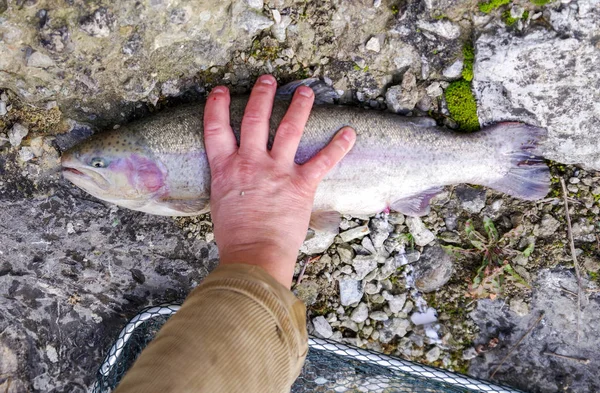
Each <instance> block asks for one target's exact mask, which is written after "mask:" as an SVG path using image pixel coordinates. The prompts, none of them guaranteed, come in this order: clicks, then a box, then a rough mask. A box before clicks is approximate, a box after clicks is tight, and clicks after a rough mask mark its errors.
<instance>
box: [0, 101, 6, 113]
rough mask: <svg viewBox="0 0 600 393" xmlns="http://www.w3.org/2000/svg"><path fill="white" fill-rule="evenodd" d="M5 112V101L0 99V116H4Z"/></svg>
mask: <svg viewBox="0 0 600 393" xmlns="http://www.w3.org/2000/svg"><path fill="white" fill-rule="evenodd" d="M7 113H8V110H7V109H6V102H4V101H0V116H4V115H6V114H7Z"/></svg>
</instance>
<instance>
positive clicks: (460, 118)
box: [444, 80, 479, 132]
mask: <svg viewBox="0 0 600 393" xmlns="http://www.w3.org/2000/svg"><path fill="white" fill-rule="evenodd" d="M444 94H445V97H446V102H447V104H448V111H449V112H450V116H451V117H452V119H454V121H456V123H457V124H458V127H459V129H461V130H462V131H467V132H472V131H477V130H479V118H478V117H477V102H476V101H475V96H474V95H473V92H472V91H471V84H470V83H469V82H468V81H466V80H459V81H455V82H452V83H450V85H449V86H448V88H447V89H446V91H445V92H444Z"/></svg>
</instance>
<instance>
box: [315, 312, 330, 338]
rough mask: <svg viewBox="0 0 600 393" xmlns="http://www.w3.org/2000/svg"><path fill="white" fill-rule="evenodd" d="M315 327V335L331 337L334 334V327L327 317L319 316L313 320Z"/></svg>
mask: <svg viewBox="0 0 600 393" xmlns="http://www.w3.org/2000/svg"><path fill="white" fill-rule="evenodd" d="M312 323H313V326H314V328H315V335H316V336H317V337H321V338H330V337H331V336H332V335H333V329H332V328H331V325H330V324H329V322H327V320H326V319H325V317H323V316H318V317H316V318H313V320H312Z"/></svg>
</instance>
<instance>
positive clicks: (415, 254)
mask: <svg viewBox="0 0 600 393" xmlns="http://www.w3.org/2000/svg"><path fill="white" fill-rule="evenodd" d="M404 256H405V257H406V263H415V262H417V261H418V260H419V259H420V258H421V253H420V252H419V251H417V250H411V251H407V252H406V253H405V254H404Z"/></svg>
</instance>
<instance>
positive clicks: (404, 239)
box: [396, 233, 415, 250]
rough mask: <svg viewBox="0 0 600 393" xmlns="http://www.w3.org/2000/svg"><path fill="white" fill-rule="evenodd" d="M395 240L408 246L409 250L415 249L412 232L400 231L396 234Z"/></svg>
mask: <svg viewBox="0 0 600 393" xmlns="http://www.w3.org/2000/svg"><path fill="white" fill-rule="evenodd" d="M396 240H398V241H399V242H401V243H404V244H406V245H409V246H410V249H411V250H414V249H415V237H414V236H413V235H412V233H402V234H400V235H398V236H396Z"/></svg>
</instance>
